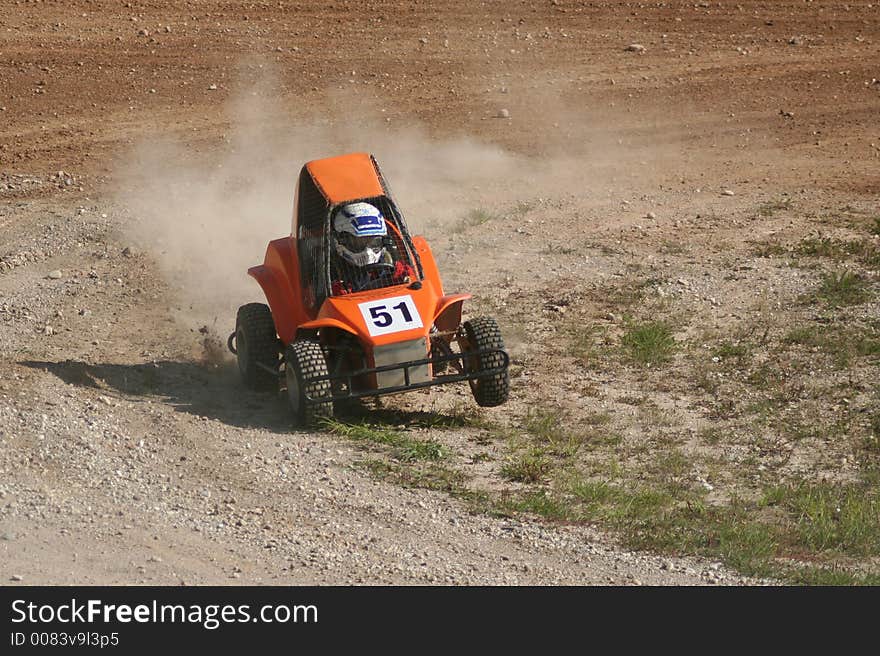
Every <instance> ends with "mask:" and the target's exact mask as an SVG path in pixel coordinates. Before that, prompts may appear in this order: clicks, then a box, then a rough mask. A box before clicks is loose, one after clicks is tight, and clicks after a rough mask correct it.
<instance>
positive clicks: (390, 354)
mask: <svg viewBox="0 0 880 656" xmlns="http://www.w3.org/2000/svg"><path fill="white" fill-rule="evenodd" d="M361 201H363V202H368V203H370V204H371V205H372V206H374V207H376V208H378V209H379V210H380V212H381V216H382V217H383V219H384V221H385V223H386V224H387V231H386V230H385V229H383V232H385V233H387V237H386V238H385V239H386V241H387V245H388V247H389V249H390V250H391V251H393V253H394V257H395V259H396V260H398V261H399V262H402V264H399V265H398V267H404V268H405V269H406V271H407V272H408V273H409V274H410V275H408V276H407V277H406V278H405V279H404V280H403V281H401V280H398V279H394V278H392V277H390V276H387V275H377V276H374V282H373V283H372V284H371V285H369V286H367V287H362V288H361V289H359V290H354V291H353V292H351V290H346V292H345V293H343V292H341V291H340V288H339V287H338V285H337V284H336V283H335V282H334V281H333V280H332V279H331V274H332V263H331V260H332V257H333V254H334V253H333V247H334V244H333V240H334V233H333V230H332V229H331V217H332V216H333V214H334V212H335V211H336V210H337V209H338V208H340V207H341V206H343V205H344V204H347V203H352V202H361ZM375 266H382V265H375ZM380 273H381V272H380ZM248 274H250V275H251V276H253V277H254V278H255V279H256V280H257V282H259V284H260V287H262V289H263V292H264V294H265V296H266V300H267V301H268V303H269V305H268V306H267V305H265V304H262V303H249V304H247V305H244V306H242V307H240V308H239V310H238V315H237V317H236V325H235V332H234V333H232V334H231V335H230V336H229V340H228V345H229V350H230V351H232V352H233V353H235V354H236V356H237V360H238V367H239V371H240V372H241V376H242V379H243V381H244V383H245V385H247V386H248V387H250V388H253V389H275V390H278V389H279V384H280V382H281V381H284V382H285V383H286V388H287V395H288V398H289V401H290V406H291V408H292V410H293V412H294V415H295V416H296V417H297V419H298V420H299V421H300V422H301V423H302V424H304V425H307V426H313V425H315V424H316V423H317V422H318V421H319V420H321V419H322V418H329V417H331V416H332V415H333V408H334V402H338V401H342V400H345V399H355V398H360V397H375V396H379V395H382V394H393V393H398V392H406V391H409V390H414V389H419V388H423V387H429V386H432V385H440V384H444V383H454V382H457V381H464V380H467V381H469V383H470V387H471V391H472V393H473V396H474V399H475V400H476V402H477V403H478V404H479V405H481V406H497V405H500V404H502V403H504V402H506V401H507V397H508V371H507V370H508V363H509V358H508V355H507V353H506V352H505V350H504V341H503V339H502V337H501V332H500V330H499V329H498V324H497V323H496V322H495V320H494V319H492V318H489V317H482V318H476V319H472V320H470V321H465V322H462V321H461V318H462V304H463V303H464V301H465V300H467V299H468V298H470V297H471V296H470V294H449V295H446V294H444V292H443V284H442V282H441V281H440V274H439V272H438V270H437V265H436V263H435V261H434V257H433V255H432V254H431V249H430V248H429V247H428V244H427V242H426V241H425V239H424V238H423V237H418V236H415V237H414V236H411V235H410V233H409V231H408V230H407V227H406V224H405V223H404V220H403V216H402V215H401V213H400V210H399V209H398V207H397V206H396V204H395V203H394V201H393V199H392V197H391V193H390V191H389V189H388V185H387V184H386V182H385V179H384V178H383V176H382V174H381V172H380V170H379V166H378V164H377V163H376V160H375V159H374V158H373V157H372V156H371V155H369V154H366V153H353V154H348V155H341V156H339V157H330V158H327V159H319V160H314V161H311V162H308V163H307V164H306V165H305V166H304V167H303V168H302V171H301V172H300V176H299V183H298V185H297V192H296V202H295V206H294V218H293V229H292V232H291V234H290V236H289V237H282V238H281V239H275V240H273V241H271V242H270V243H269V246H268V248H267V249H266V256H265V259H264V261H263V264H261V265H259V266H255V267H251V268H250V269H248Z"/></svg>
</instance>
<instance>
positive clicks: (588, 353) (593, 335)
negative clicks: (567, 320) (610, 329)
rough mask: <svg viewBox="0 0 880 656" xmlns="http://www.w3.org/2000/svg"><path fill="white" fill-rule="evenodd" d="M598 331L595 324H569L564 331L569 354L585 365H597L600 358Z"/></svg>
mask: <svg viewBox="0 0 880 656" xmlns="http://www.w3.org/2000/svg"><path fill="white" fill-rule="evenodd" d="M600 332H601V331H600V328H599V326H597V325H595V324H593V325H591V326H583V325H573V326H571V327H570V328H569V329H568V331H567V333H566V335H567V337H568V344H569V346H568V353H569V355H571V356H572V357H575V358H577V359H578V360H580V361H581V363H582V364H584V365H586V366H598V364H599V363H600V360H601V358H600V354H599V348H598V340H599V337H600Z"/></svg>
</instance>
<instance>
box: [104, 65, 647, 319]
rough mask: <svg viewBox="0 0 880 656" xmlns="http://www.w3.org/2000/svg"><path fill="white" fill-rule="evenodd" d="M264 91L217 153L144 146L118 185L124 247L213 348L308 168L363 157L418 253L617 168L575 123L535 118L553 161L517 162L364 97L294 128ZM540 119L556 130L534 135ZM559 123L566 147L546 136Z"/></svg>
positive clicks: (248, 289)
mask: <svg viewBox="0 0 880 656" xmlns="http://www.w3.org/2000/svg"><path fill="white" fill-rule="evenodd" d="M266 86H271V85H267V84H266V83H265V82H263V83H262V84H258V85H256V86H253V87H251V88H249V89H248V91H246V92H244V93H242V94H241V95H240V96H238V97H237V98H235V99H234V100H233V101H232V102H231V103H229V106H228V107H227V108H226V114H227V123H228V127H227V128H226V133H225V134H224V135H223V136H222V141H221V142H219V143H218V144H210V146H209V147H207V148H205V147H204V144H203V143H202V144H195V145H194V144H193V143H187V142H186V141H185V140H184V139H183V138H182V137H181V138H180V139H179V140H175V139H172V138H170V137H165V138H158V137H153V138H151V139H150V140H148V141H143V142H141V143H139V144H137V145H136V146H135V147H134V148H133V150H132V152H131V153H130V154H129V155H128V157H126V158H125V161H126V162H127V165H126V167H125V169H124V170H122V171H120V172H118V173H119V174H118V175H117V179H118V180H119V181H120V184H119V189H118V191H119V193H118V197H117V201H118V202H119V203H120V204H121V205H122V206H124V207H125V209H126V211H127V214H128V216H127V220H126V221H125V224H124V230H125V232H126V233H127V237H128V238H129V239H130V240H132V241H133V242H134V243H135V244H137V245H138V246H139V247H140V248H142V249H144V250H145V251H146V252H148V253H149V254H150V255H151V256H152V257H153V258H154V259H155V261H156V262H157V264H158V266H159V268H160V270H161V273H162V275H163V276H164V278H165V280H166V281H167V283H168V284H169V286H170V287H171V289H172V292H173V294H174V300H175V302H176V306H175V310H177V312H176V314H177V316H178V318H179V319H180V320H181V321H182V322H183V323H184V324H185V325H187V326H189V327H190V328H192V327H196V326H203V325H204V326H208V327H209V328H210V329H211V330H213V331H216V332H217V333H218V334H221V335H223V334H225V333H226V332H228V331H229V330H231V328H232V325H233V323H234V317H235V311H236V308H237V307H238V306H239V305H241V304H243V303H247V302H251V301H256V300H260V301H262V300H263V295H262V292H261V291H260V289H259V286H258V285H257V283H256V281H254V280H253V279H251V278H250V277H249V276H247V274H246V271H247V268H248V267H250V266H253V265H255V264H259V263H261V262H262V259H263V254H264V251H265V248H266V244H267V243H268V242H269V241H270V240H272V239H276V238H278V237H282V236H285V235H287V234H289V233H290V230H291V219H292V214H293V203H294V195H295V188H296V181H297V177H298V174H299V171H300V168H301V167H302V166H303V164H304V163H305V162H307V161H309V160H311V159H316V158H321V157H328V156H332V155H337V154H342V153H346V152H355V151H365V152H370V153H372V154H374V155H375V156H376V158H377V160H378V162H379V165H380V167H381V168H382V171H383V173H384V174H385V177H386V179H387V181H388V183H389V185H390V187H391V190H392V193H393V194H394V196H395V199H396V201H397V203H398V205H399V206H400V208H401V210H402V212H403V214H404V217H405V218H406V220H407V223H408V224H409V226H410V230H411V231H412V232H413V233H414V234H425V235H426V236H427V237H428V238H429V239H430V238H431V237H432V236H434V235H437V234H438V233H439V232H441V231H442V230H443V229H444V226H447V225H449V224H450V222H453V221H458V220H460V219H461V217H462V216H464V215H465V214H466V213H467V212H468V211H470V210H473V209H474V208H476V207H503V206H505V205H506V206H512V205H514V204H515V203H516V202H517V200H519V199H528V198H529V197H539V196H542V195H543V196H544V197H548V196H551V195H553V194H560V193H563V191H570V190H572V189H575V190H578V192H579V193H582V194H592V193H596V192H597V191H598V190H601V189H604V188H605V187H607V185H608V184H609V183H610V182H611V181H613V180H614V176H615V175H617V173H619V172H620V170H621V165H620V164H618V163H615V164H614V165H613V166H611V167H610V169H609V168H608V166H607V163H608V162H617V160H618V159H619V151H620V148H616V147H615V146H614V135H613V134H612V133H611V132H610V131H608V130H607V129H606V127H605V126H603V125H602V124H601V123H597V122H596V121H595V120H594V121H592V122H591V121H589V120H587V119H585V114H583V113H580V114H572V112H570V111H564V110H562V109H558V110H557V111H556V112H555V113H554V112H549V111H548V108H547V107H546V106H544V107H538V109H537V110H536V115H535V117H534V118H533V119H531V120H530V125H531V127H532V128H533V129H535V130H536V131H539V132H540V131H541V130H546V131H547V132H548V135H550V136H552V135H553V134H555V135H556V137H555V138H556V141H557V143H556V146H557V147H556V148H555V150H554V152H550V153H544V154H540V155H533V156H525V155H523V154H520V153H515V152H513V151H511V150H506V149H504V148H503V147H501V146H499V145H495V144H492V143H487V142H484V141H480V140H479V139H476V138H468V137H457V138H438V137H436V136H434V135H431V134H430V133H429V131H428V130H427V128H426V127H424V126H420V125H418V124H417V123H415V122H411V123H409V124H407V125H401V122H400V120H395V121H394V122H391V123H389V122H388V121H386V120H385V117H384V116H383V112H382V110H381V109H380V108H379V107H378V106H376V105H375V104H371V102H370V101H369V100H366V101H365V100H364V98H363V97H359V98H358V99H357V112H350V111H349V112H346V111H344V110H343V109H340V108H346V107H351V106H352V105H353V103H352V99H351V97H349V96H345V95H341V94H336V95H329V96H328V98H327V99H326V102H325V103H322V107H321V113H320V114H319V113H317V112H316V113H315V114H314V115H313V116H312V118H309V119H303V118H297V119H293V118H291V117H290V116H289V114H286V113H285V112H284V111H282V108H280V107H279V106H278V104H273V103H272V102H269V101H267V100H266V98H267V97H271V93H269V92H267V89H266V88H265V87H266ZM545 100H546V99H545ZM536 107H537V105H536ZM541 117H543V120H544V122H545V123H546V122H547V121H553V125H547V126H542V125H541V120H542V119H541ZM559 121H562V122H563V123H564V125H565V126H566V127H567V128H569V129H574V130H575V132H576V133H577V135H576V137H575V138H572V136H571V133H567V134H561V133H559V132H558V131H556V132H554V131H553V127H554V126H557V125H559ZM218 131H219V130H218ZM597 135H598V136H597ZM552 142H553V140H552V139H548V140H547V143H548V144H551V145H552ZM615 151H617V152H615ZM630 155H633V154H632V153H630ZM642 155H643V153H636V154H635V156H636V157H640V156H642ZM631 160H632V157H629V158H627V161H631ZM603 163H605V164H606V166H605V169H603V168H602V164H603Z"/></svg>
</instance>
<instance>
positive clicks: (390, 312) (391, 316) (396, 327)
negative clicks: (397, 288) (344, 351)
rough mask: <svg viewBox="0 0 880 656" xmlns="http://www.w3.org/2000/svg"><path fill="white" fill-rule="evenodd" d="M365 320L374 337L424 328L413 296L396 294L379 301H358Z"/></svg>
mask: <svg viewBox="0 0 880 656" xmlns="http://www.w3.org/2000/svg"><path fill="white" fill-rule="evenodd" d="M358 307H359V308H360V310H361V314H362V315H364V322H365V323H366V324H367V330H368V331H370V335H371V336H372V337H376V336H378V335H387V334H388V333H399V332H401V331H404V330H412V329H413V328H422V327H423V324H422V317H420V316H419V311H418V309H417V308H416V304H415V303H414V302H413V300H412V296H395V297H393V298H383V299H381V300H378V301H367V302H366V303H358Z"/></svg>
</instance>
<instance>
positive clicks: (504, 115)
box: [495, 109, 510, 118]
mask: <svg viewBox="0 0 880 656" xmlns="http://www.w3.org/2000/svg"><path fill="white" fill-rule="evenodd" d="M495 117H496V118H510V112H509V111H508V110H506V109H499V110H498V113H497V114H495Z"/></svg>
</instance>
